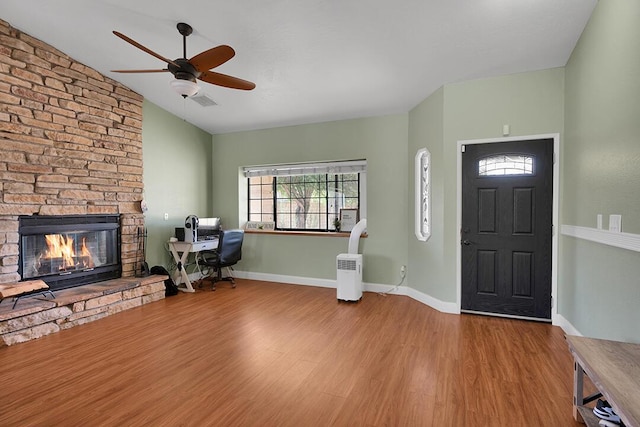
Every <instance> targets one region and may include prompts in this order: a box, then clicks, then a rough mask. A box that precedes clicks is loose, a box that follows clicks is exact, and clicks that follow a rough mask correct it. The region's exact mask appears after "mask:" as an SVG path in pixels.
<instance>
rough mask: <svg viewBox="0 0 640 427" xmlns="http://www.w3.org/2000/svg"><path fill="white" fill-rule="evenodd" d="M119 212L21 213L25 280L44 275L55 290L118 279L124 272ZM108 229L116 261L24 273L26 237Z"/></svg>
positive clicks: (20, 266)
mask: <svg viewBox="0 0 640 427" xmlns="http://www.w3.org/2000/svg"><path fill="white" fill-rule="evenodd" d="M120 229H121V226H120V216H119V215H32V216H31V215H21V216H19V226H18V232H19V236H20V238H19V247H20V250H19V260H18V274H20V277H21V278H22V280H34V279H41V280H43V281H44V282H45V283H47V285H49V288H50V289H51V290H60V289H66V288H71V287H76V286H82V285H86V284H90V283H96V282H100V281H104V280H110V279H117V278H120V277H121V276H122V261H121V232H120ZM100 231H108V232H110V233H111V236H110V237H109V238H108V239H107V246H108V249H109V250H112V251H115V253H114V256H113V257H111V258H112V259H113V260H114V261H113V262H111V263H106V264H102V265H100V266H95V267H93V268H87V269H78V270H71V271H65V272H61V273H57V274H56V273H53V274H43V275H40V276H31V277H28V278H26V277H24V268H25V265H24V264H25V261H26V259H28V258H29V259H32V258H33V256H31V257H27V256H26V254H25V249H26V248H25V245H24V242H25V241H26V240H25V239H29V238H32V237H33V236H38V235H44V234H63V235H64V234H82V233H90V232H100Z"/></svg>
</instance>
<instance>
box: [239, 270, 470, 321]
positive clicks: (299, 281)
mask: <svg viewBox="0 0 640 427" xmlns="http://www.w3.org/2000/svg"><path fill="white" fill-rule="evenodd" d="M233 275H234V277H237V278H240V279H251V280H263V281H265V282H278V283H288V284H292V285H303V286H318V287H321V288H333V289H335V288H337V285H336V281H335V280H331V279H316V278H313V277H300V276H284V275H281V274H269V273H252V272H248V271H238V270H234V271H233ZM363 285H364V291H365V292H383V293H384V292H388V294H389V295H404V296H408V297H409V298H411V299H414V300H416V301H418V302H421V303H422V304H425V305H427V306H429V307H431V308H433V309H435V310H438V311H441V312H443V313H450V314H460V310H458V308H457V306H456V304H455V303H453V302H446V301H440V300H439V299H437V298H434V297H432V296H430V295H427V294H425V293H422V292H420V291H417V290H415V289H413V288H410V287H408V286H406V285H402V286H395V285H383V284H379V283H367V282H364V283H363Z"/></svg>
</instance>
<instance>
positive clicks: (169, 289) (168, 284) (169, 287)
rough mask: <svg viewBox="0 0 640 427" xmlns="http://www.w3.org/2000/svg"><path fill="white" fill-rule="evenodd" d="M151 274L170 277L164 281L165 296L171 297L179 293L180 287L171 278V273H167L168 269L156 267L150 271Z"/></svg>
mask: <svg viewBox="0 0 640 427" xmlns="http://www.w3.org/2000/svg"><path fill="white" fill-rule="evenodd" d="M149 272H150V273H151V274H159V275H162V276H169V278H168V279H166V280H165V281H164V296H165V297H170V296H171V295H176V294H177V293H178V286H177V285H176V284H175V282H174V281H173V279H172V278H171V275H170V274H169V272H168V271H167V269H166V268H164V267H163V266H161V265H155V266H153V267H151V270H149Z"/></svg>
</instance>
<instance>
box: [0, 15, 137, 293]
mask: <svg viewBox="0 0 640 427" xmlns="http://www.w3.org/2000/svg"><path fill="white" fill-rule="evenodd" d="M142 100H143V98H142V96H140V95H138V94H137V93H135V92H133V91H131V90H129V89H128V88H126V87H124V86H122V85H121V84H119V83H117V82H116V81H114V80H112V79H110V78H108V77H106V76H103V75H102V74H100V73H99V72H97V71H96V70H93V69H91V68H89V67H87V66H85V65H83V64H80V63H78V62H77V61H74V60H73V59H72V58H70V57H69V56H67V55H65V54H64V53H62V52H60V51H58V50H56V49H55V48H53V47H52V46H49V45H48V44H46V43H44V42H42V41H40V40H37V39H35V38H33V37H31V36H29V35H27V34H25V33H22V32H20V31H18V30H16V29H15V28H12V27H11V26H10V25H9V23H7V22H5V21H2V20H0V283H10V282H16V281H19V280H20V279H21V278H20V276H19V275H18V215H33V214H39V215H71V214H73V215H75V214H120V215H121V224H122V230H121V231H122V251H121V252H122V263H123V276H132V275H133V274H134V268H135V266H134V264H135V257H136V249H137V245H136V242H135V238H136V233H137V229H138V227H141V226H144V216H143V215H142V212H141V209H140V200H141V199H142V191H143V182H142Z"/></svg>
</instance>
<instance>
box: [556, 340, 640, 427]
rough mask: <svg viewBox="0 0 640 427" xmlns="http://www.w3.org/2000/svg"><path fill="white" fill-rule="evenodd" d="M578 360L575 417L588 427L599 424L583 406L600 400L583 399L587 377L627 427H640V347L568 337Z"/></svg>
mask: <svg viewBox="0 0 640 427" xmlns="http://www.w3.org/2000/svg"><path fill="white" fill-rule="evenodd" d="M567 343H568V344H569V350H570V351H571V354H572V355H573V358H574V360H575V363H574V367H573V369H574V374H573V417H574V418H575V419H576V420H577V421H583V422H584V423H585V424H587V425H588V426H597V425H598V420H597V418H596V417H595V415H593V413H591V409H590V408H586V407H584V406H583V405H584V404H585V403H588V402H590V401H592V400H595V399H597V398H598V395H597V394H596V395H595V396H589V397H586V398H585V397H584V391H583V388H582V386H583V379H584V374H585V373H586V374H587V375H588V376H589V378H590V379H591V381H592V382H593V384H594V385H595V386H596V388H597V389H598V391H599V392H600V393H601V394H602V396H603V398H604V399H606V400H607V401H608V402H609V404H611V406H612V407H613V410H614V411H615V413H616V414H618V415H619V416H620V418H621V419H622V421H623V422H624V424H625V426H627V427H640V344H631V343H625V342H618V341H607V340H599V339H594V338H584V337H576V336H570V335H567Z"/></svg>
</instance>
